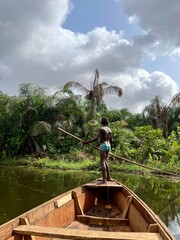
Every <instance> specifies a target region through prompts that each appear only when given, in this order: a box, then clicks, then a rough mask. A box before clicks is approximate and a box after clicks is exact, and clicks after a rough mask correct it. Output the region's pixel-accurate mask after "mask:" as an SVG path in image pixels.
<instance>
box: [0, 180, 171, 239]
mask: <svg viewBox="0 0 180 240" xmlns="http://www.w3.org/2000/svg"><path fill="white" fill-rule="evenodd" d="M0 239H1V240H42V239H45V240H47V239H53V240H55V239H92V240H99V239H106V240H111V239H113V240H114V239H126V240H127V239H146V240H150V239H153V240H155V239H158V240H160V239H165V240H170V239H175V237H174V236H173V235H172V234H171V233H170V231H169V230H168V228H167V227H166V226H165V225H164V224H163V223H162V222H161V220H160V219H159V218H158V217H157V216H156V215H155V214H154V213H153V211H152V210H151V209H150V208H149V207H148V206H147V205H146V204H145V203H144V202H143V201H142V200H141V199H140V198H139V197H138V196H136V195H135V194H134V193H133V192H132V191H131V190H130V189H129V188H127V187H126V186H125V185H123V184H121V183H119V182H117V181H116V180H112V181H108V182H107V183H104V184H102V183H101V182H100V180H96V181H94V182H90V183H87V184H84V185H82V186H81V187H78V188H75V189H73V190H71V191H68V192H66V193H64V194H62V195H60V196H58V197H55V198H53V199H51V200H50V201H48V202H46V203H44V204H42V205H40V206H38V207H36V208H34V209H32V210H30V211H28V212H26V213H24V214H22V215H21V216H19V217H16V218H15V219H13V220H11V221H9V222H7V223H5V224H3V225H1V226H0Z"/></svg>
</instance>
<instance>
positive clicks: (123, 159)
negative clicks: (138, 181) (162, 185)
mask: <svg viewBox="0 0 180 240" xmlns="http://www.w3.org/2000/svg"><path fill="white" fill-rule="evenodd" d="M58 130H59V131H61V132H63V133H65V134H67V135H69V136H71V137H73V138H75V139H77V140H79V141H80V142H82V143H83V142H84V140H83V139H81V138H79V137H77V136H75V135H73V134H71V133H69V132H67V131H65V130H64V129H62V128H60V127H58ZM88 145H89V146H91V147H92V148H96V149H98V150H100V148H99V147H96V146H95V145H93V144H91V143H88ZM109 155H111V156H113V157H115V158H116V159H119V160H121V161H125V162H127V163H130V164H135V165H137V166H140V167H144V168H147V169H150V170H152V171H156V172H159V173H162V174H164V175H170V176H174V177H180V175H178V174H175V173H171V172H167V171H163V170H159V169H156V168H153V167H148V166H146V165H144V164H141V163H137V162H133V161H131V160H129V159H127V158H123V157H120V156H118V155H116V154H113V153H111V152H110V153H109Z"/></svg>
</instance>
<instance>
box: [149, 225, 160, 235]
mask: <svg viewBox="0 0 180 240" xmlns="http://www.w3.org/2000/svg"><path fill="white" fill-rule="evenodd" d="M148 232H153V233H157V232H159V225H158V224H157V223H154V224H149V227H148Z"/></svg>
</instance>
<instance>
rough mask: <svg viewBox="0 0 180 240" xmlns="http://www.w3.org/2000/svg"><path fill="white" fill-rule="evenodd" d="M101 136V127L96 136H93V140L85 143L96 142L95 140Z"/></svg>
mask: <svg viewBox="0 0 180 240" xmlns="http://www.w3.org/2000/svg"><path fill="white" fill-rule="evenodd" d="M99 137H100V129H99V131H98V133H97V135H96V137H95V138H93V139H91V140H88V141H84V142H83V144H88V143H91V142H95V141H97V140H98V139H99Z"/></svg>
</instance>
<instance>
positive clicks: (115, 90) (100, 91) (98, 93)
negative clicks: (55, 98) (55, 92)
mask: <svg viewBox="0 0 180 240" xmlns="http://www.w3.org/2000/svg"><path fill="white" fill-rule="evenodd" d="M71 87H72V88H78V89H79V90H82V91H83V92H84V93H85V96H86V98H87V99H88V100H89V101H90V114H91V116H92V119H93V118H94V116H95V112H96V107H97V106H100V104H102V103H103V97H104V96H105V95H107V94H117V95H118V97H121V96H122V93H123V90H122V88H120V87H117V86H112V85H111V86H108V84H107V83H106V82H102V83H99V71H98V69H96V70H95V75H94V80H93V82H92V89H90V90H89V89H87V88H85V87H84V86H83V85H82V84H80V83H79V82H74V81H70V82H67V83H66V84H65V85H64V88H65V89H66V88H71Z"/></svg>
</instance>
